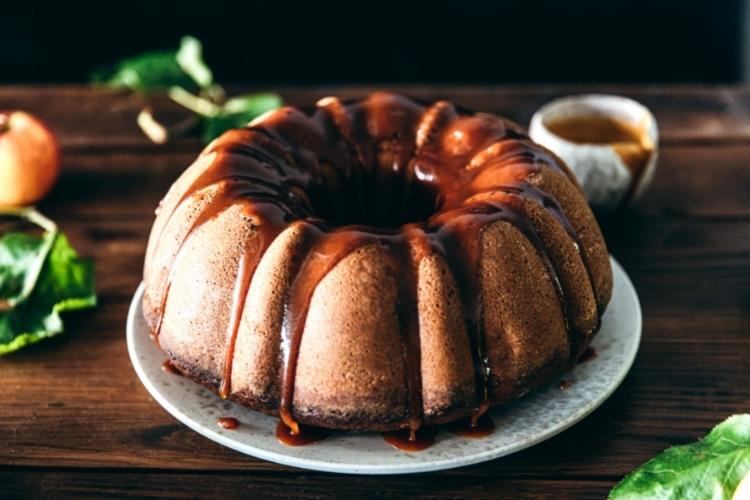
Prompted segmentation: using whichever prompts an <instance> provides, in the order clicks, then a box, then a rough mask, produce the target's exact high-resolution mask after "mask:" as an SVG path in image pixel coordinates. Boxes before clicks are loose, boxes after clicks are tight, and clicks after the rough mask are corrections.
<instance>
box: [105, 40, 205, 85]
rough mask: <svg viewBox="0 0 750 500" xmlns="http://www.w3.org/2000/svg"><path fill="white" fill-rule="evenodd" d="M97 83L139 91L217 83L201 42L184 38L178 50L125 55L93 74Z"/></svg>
mask: <svg viewBox="0 0 750 500" xmlns="http://www.w3.org/2000/svg"><path fill="white" fill-rule="evenodd" d="M92 80H93V81H94V83H98V84H102V85H104V86H107V87H112V88H127V89H130V90H134V91H136V92H157V91H164V90H167V89H169V88H170V87H175V86H177V87H183V88H187V89H191V90H194V89H198V88H200V89H203V88H209V87H211V86H212V85H213V74H212V73H211V70H210V69H209V68H208V66H207V65H206V63H205V62H204V61H203V49H202V46H201V43H200V42H199V41H198V40H197V39H196V38H194V37H192V36H185V37H183V38H182V41H181V43H180V48H179V49H178V50H176V51H175V50H164V51H154V52H146V53H144V54H140V55H137V56H135V57H130V58H127V59H124V60H122V61H120V62H119V63H117V64H116V65H115V66H113V67H111V68H104V69H100V70H98V71H96V72H94V74H93V75H92Z"/></svg>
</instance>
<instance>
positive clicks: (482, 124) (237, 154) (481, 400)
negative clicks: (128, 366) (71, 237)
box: [155, 93, 593, 448]
mask: <svg viewBox="0 0 750 500" xmlns="http://www.w3.org/2000/svg"><path fill="white" fill-rule="evenodd" d="M201 158H202V159H203V160H204V161H207V162H208V163H209V166H208V167H207V168H205V169H204V170H203V172H202V173H201V174H200V175H198V177H197V178H196V179H195V180H194V181H193V182H192V184H190V185H189V186H188V187H187V188H185V189H184V191H183V192H181V193H178V194H177V195H176V196H178V203H177V204H176V205H175V206H174V208H173V209H172V210H173V211H172V213H170V214H167V215H166V217H167V223H168V222H169V218H171V217H172V215H173V214H174V211H176V210H177V208H178V207H179V206H180V205H181V204H182V203H183V202H185V201H186V200H188V199H192V198H194V197H203V196H206V193H209V192H212V193H213V196H211V197H209V198H207V199H208V200H209V201H208V202H207V203H206V204H205V205H204V208H202V210H201V212H200V213H199V214H198V215H197V216H196V218H195V221H194V222H193V224H192V226H191V228H190V229H189V230H187V231H186V233H185V234H183V235H182V236H181V241H180V244H179V249H178V251H177V253H176V255H175V256H174V258H173V260H172V263H171V264H170V268H169V270H168V279H167V280H166V283H165V284H164V288H163V290H162V291H161V294H160V298H159V303H160V309H159V311H158V312H159V319H158V320H157V324H156V328H155V335H156V336H157V341H158V335H159V331H160V329H161V326H162V319H163V317H164V312H165V309H166V307H167V304H168V295H169V291H170V285H171V281H172V271H173V269H174V262H175V261H176V260H177V259H179V254H180V250H181V249H182V248H183V247H184V245H185V243H186V242H187V241H188V240H189V239H190V237H191V235H192V234H194V233H195V231H196V230H198V229H199V228H200V227H201V226H202V225H203V224H204V223H206V222H207V221H209V220H211V219H212V218H214V217H216V216H217V215H219V214H221V213H223V212H224V211H225V210H227V209H228V208H230V207H234V206H240V207H241V208H242V215H241V216H242V217H243V220H244V221H245V222H246V224H247V229H248V232H249V234H250V235H251V236H249V237H247V238H243V240H242V241H241V242H240V243H241V244H242V245H243V247H242V252H241V256H240V259H239V262H238V263H237V276H236V280H235V287H234V290H233V292H232V307H231V313H230V318H229V322H228V326H227V332H226V344H225V349H226V350H225V352H226V357H225V360H224V371H223V376H222V380H221V384H220V387H219V392H220V394H221V395H222V396H223V397H231V396H232V388H231V379H232V364H233V358H234V343H235V339H236V336H237V331H238V329H239V324H240V319H241V315H242V311H243V309H244V305H245V304H244V303H245V298H246V296H247V293H248V290H249V288H250V285H251V283H252V278H253V275H254V272H255V269H256V268H257V266H258V264H259V262H260V260H261V259H262V258H263V255H264V253H265V251H266V250H267V249H268V247H269V246H270V245H271V243H272V242H273V240H274V239H275V238H276V236H278V235H279V234H280V233H281V232H282V231H284V230H285V229H286V228H288V227H289V226H291V225H293V224H294V225H297V226H298V227H299V229H301V230H302V232H303V235H304V243H303V247H304V254H303V255H301V256H300V258H299V259H298V264H297V269H295V270H293V272H294V278H293V280H292V284H291V287H290V289H289V291H288V296H287V298H286V306H285V314H284V319H283V324H282V331H281V339H282V341H281V370H280V374H279V380H280V384H279V387H280V397H279V414H280V416H281V420H282V424H281V425H282V427H283V428H282V427H280V429H281V430H277V436H279V435H281V436H282V437H280V438H279V439H287V440H291V441H294V440H295V439H296V440H297V441H304V440H305V439H307V438H305V439H303V438H298V436H301V435H303V428H302V427H300V426H299V424H298V422H297V421H296V419H295V416H294V387H295V376H296V371H297V359H298V357H299V348H300V343H301V339H302V336H303V334H304V330H305V323H306V319H307V314H308V309H309V307H310V302H311V299H312V295H313V293H314V291H315V289H316V288H317V286H318V284H319V283H320V282H321V280H322V279H323V278H324V277H325V276H326V275H327V274H328V273H329V272H330V271H331V270H332V269H333V268H334V267H335V266H336V265H337V264H338V263H339V262H340V261H341V260H342V259H343V258H345V257H346V256H347V255H349V254H351V253H352V252H354V251H356V250H357V249H359V248H362V247H364V246H366V245H381V246H384V247H386V248H387V249H388V250H389V251H388V252H387V253H388V255H389V256H390V257H389V258H390V259H391V262H390V263H389V264H390V266H391V267H392V268H393V275H394V276H397V277H399V279H398V280H397V282H398V286H399V290H398V316H399V318H398V319H399V322H400V325H401V332H402V334H403V337H402V342H403V351H404V352H405V353H406V357H405V360H406V370H407V373H406V374H405V375H406V381H407V383H408V401H405V402H404V403H405V407H406V408H408V415H406V416H405V421H404V424H403V425H404V431H403V432H401V433H396V434H389V435H388V436H389V437H387V439H388V440H389V442H392V444H393V443H394V442H397V441H398V440H399V439H400V438H399V436H401V435H402V434H406V436H407V438H408V437H409V436H412V437H415V436H416V437H417V438H419V436H420V435H423V434H424V433H425V431H424V430H423V429H422V428H421V423H422V419H423V415H422V404H423V403H422V380H421V370H420V363H421V361H420V352H421V349H420V345H419V339H420V334H419V321H418V317H417V290H416V283H417V271H418V268H419V263H420V261H421V259H422V258H424V257H425V256H428V255H439V256H441V257H442V258H443V259H444V260H445V261H446V262H447V263H448V265H449V266H450V268H451V270H452V271H453V273H454V274H455V277H456V282H457V284H458V287H459V292H460V298H461V302H462V306H463V310H464V314H465V316H466V322H467V327H468V328H467V329H468V332H469V335H470V339H469V340H470V345H471V349H472V354H473V362H474V368H475V374H476V375H475V378H476V401H475V411H474V414H473V415H472V418H471V423H472V424H473V425H474V426H475V427H476V426H479V425H480V424H481V425H484V423H485V422H486V419H485V417H484V414H485V412H486V411H487V409H488V408H489V407H490V406H491V404H492V401H493V394H492V386H493V384H492V380H493V374H492V373H491V370H490V364H489V360H488V357H487V346H486V342H485V338H484V332H483V325H484V320H483V311H482V294H481V293H480V269H479V263H480V262H481V261H482V259H481V253H482V243H481V242H482V238H481V231H482V229H483V228H484V227H485V226H486V225H487V224H490V223H493V222H496V221H503V222H506V223H508V224H511V225H512V226H514V227H515V228H517V229H518V230H519V231H520V232H521V233H522V234H523V235H525V237H526V238H527V239H528V241H529V242H530V243H531V244H532V246H533V247H534V248H535V250H536V252H537V253H538V254H539V257H540V258H541V260H542V261H543V262H544V264H545V266H546V268H547V271H548V274H549V276H550V279H551V281H552V282H553V284H554V286H555V289H556V291H557V294H558V296H559V299H560V304H561V307H562V310H563V311H564V313H565V316H566V318H568V315H569V313H568V310H569V308H568V304H567V298H566V297H565V294H564V291H563V289H562V287H561V286H560V280H559V279H558V276H557V270H556V269H555V266H554V265H553V263H552V261H551V260H550V258H549V256H548V255H547V250H546V248H545V246H544V244H543V243H542V241H541V239H540V237H539V235H538V234H537V231H536V228H535V227H534V225H533V223H532V221H531V220H530V219H529V217H528V216H527V215H526V211H525V210H526V208H525V207H526V204H528V203H532V204H535V205H536V206H539V207H541V208H543V209H544V210H546V211H547V212H548V213H550V214H551V215H552V216H553V217H554V218H555V219H556V220H557V221H558V222H559V224H560V225H561V226H562V227H563V228H565V230H566V231H567V232H568V234H570V235H571V238H572V241H573V242H574V244H575V245H576V247H577V250H578V251H579V253H580V255H581V258H582V259H583V262H584V265H585V266H586V267H587V268H588V263H587V262H586V260H585V254H584V253H583V252H581V248H580V244H579V240H578V237H577V235H576V234H575V231H574V230H573V229H572V226H571V224H570V222H569V221H568V220H567V218H566V217H565V214H564V213H563V211H562V210H561V208H560V206H559V205H558V204H557V203H556V202H555V200H554V199H552V198H551V197H549V196H548V195H546V193H543V192H541V191H539V190H538V189H537V188H535V187H533V186H531V185H530V184H528V183H527V182H526V179H527V178H528V177H529V176H530V175H533V174H534V173H536V172H538V171H539V169H540V166H541V165H547V166H550V167H552V168H557V169H561V167H560V166H559V165H558V164H557V160H556V158H554V157H553V156H552V155H550V154H549V153H548V152H547V151H546V150H544V149H543V148H541V147H539V146H537V145H535V144H534V143H532V142H531V141H530V140H529V139H528V137H527V136H526V135H525V133H524V132H523V131H522V130H521V129H520V128H519V127H517V126H516V125H514V124H512V123H510V122H507V121H505V120H502V119H500V118H497V117H494V116H491V115H484V114H472V113H470V112H466V111H462V110H458V109H457V108H456V107H455V106H453V105H452V104H450V103H447V102H444V101H441V102H438V103H435V104H433V105H431V106H429V107H424V106H422V105H420V104H417V103H416V102H414V101H411V100H409V99H407V98H405V97H401V96H398V95H394V94H387V93H376V94H373V95H372V96H370V97H369V98H367V99H365V100H363V101H358V102H353V103H348V104H347V103H342V102H341V101H339V100H338V99H336V98H326V99H322V100H321V101H319V102H318V105H317V107H316V108H315V109H314V110H311V111H309V112H303V111H300V110H297V109H294V108H288V107H287V108H281V109H279V110H277V111H276V112H274V113H271V114H270V115H268V116H266V117H265V118H263V119H262V120H261V121H259V122H258V123H253V124H252V125H251V126H249V127H248V128H245V129H240V130H233V131H230V132H227V133H226V134H224V135H223V136H221V137H220V138H219V139H217V140H216V141H214V142H213V143H212V144H210V145H209V146H208V147H207V148H206V150H205V151H204V152H203V153H202V154H201ZM166 225H167V224H166V223H165V226H166ZM589 274H590V270H589ZM592 287H593V281H592ZM567 325H568V327H569V329H570V330H571V331H570V341H571V353H575V354H576V355H577V353H578V352H579V351H580V350H582V346H583V342H584V339H585V338H586V334H587V333H590V332H576V331H574V329H573V328H572V325H573V322H572V321H571V320H570V319H568V321H567ZM427 434H429V432H427ZM420 439H421V438H420ZM432 439H434V435H433V436H432ZM406 441H407V442H412V441H409V440H408V439H407V440H406ZM418 441H419V440H418ZM398 442H400V441H398ZM412 443H413V442H412ZM420 443H421V441H420ZM405 446H410V447H412V448H414V447H416V446H422V444H419V445H417V444H411V445H405Z"/></svg>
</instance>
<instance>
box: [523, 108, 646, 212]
mask: <svg viewBox="0 0 750 500" xmlns="http://www.w3.org/2000/svg"><path fill="white" fill-rule="evenodd" d="M569 118H609V119H613V120H617V121H620V122H624V123H625V124H627V125H629V126H631V127H632V128H633V129H637V130H640V131H641V133H642V134H644V136H645V137H644V140H645V141H647V142H648V143H649V145H650V148H651V153H650V156H649V158H648V160H647V161H646V163H645V165H644V166H643V167H642V168H641V169H640V172H639V173H638V175H635V176H634V175H633V173H632V172H631V169H630V168H628V166H627V165H626V164H625V162H624V161H623V159H622V158H621V156H620V155H619V154H618V153H617V152H616V150H615V148H614V147H613V146H612V145H611V144H593V143H592V144H582V143H579V142H572V141H570V140H567V139H565V138H563V137H561V136H560V135H558V134H556V133H554V132H553V131H552V130H550V127H549V125H550V123H554V122H555V121H557V120H565V119H569ZM529 133H530V135H531V138H532V139H533V140H534V141H535V142H538V143H539V144H541V145H543V146H545V147H546V148H548V149H550V150H551V151H553V152H554V153H556V154H557V155H558V156H560V157H561V158H562V159H563V160H564V161H565V162H566V163H567V164H568V166H569V167H570V168H571V170H573V173H574V174H575V176H576V177H577V178H578V182H579V183H580V184H581V187H582V188H583V191H584V192H585V194H586V198H587V199H588V201H589V203H590V204H591V205H592V206H593V207H595V208H597V209H601V210H610V211H611V210H615V209H617V208H620V207H622V206H624V205H629V204H632V203H634V202H635V201H637V200H638V199H639V198H640V197H641V196H642V195H643V193H644V192H645V191H646V189H647V188H648V186H649V185H650V184H651V181H652V180H653V177H654V172H655V171H656V160H657V157H658V153H659V131H658V128H657V125H656V119H655V118H654V115H653V114H652V113H651V111H649V110H648V108H646V107H645V106H643V105H642V104H640V103H638V102H636V101H634V100H632V99H629V98H627V97H622V96H616V95H606V94H584V95H576V96H568V97H562V98H559V99H555V100H554V101H551V102H549V103H547V104H545V105H544V106H542V107H541V108H540V109H539V110H538V111H537V112H536V113H535V114H534V116H533V117H532V118H531V124H530V126H529Z"/></svg>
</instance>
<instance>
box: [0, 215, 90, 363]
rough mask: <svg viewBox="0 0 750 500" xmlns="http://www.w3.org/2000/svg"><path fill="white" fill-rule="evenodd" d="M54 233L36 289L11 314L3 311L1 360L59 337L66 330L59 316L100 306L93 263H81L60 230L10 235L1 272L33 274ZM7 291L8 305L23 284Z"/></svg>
mask: <svg viewBox="0 0 750 500" xmlns="http://www.w3.org/2000/svg"><path fill="white" fill-rule="evenodd" d="M49 234H52V241H51V244H50V245H49V249H48V251H47V252H46V254H45V257H44V259H43V264H42V265H41V267H40V269H39V271H38V273H37V277H36V279H35V280H34V283H33V288H32V290H31V291H30V292H29V293H28V294H27V295H26V296H25V297H22V300H20V301H16V302H15V303H14V304H13V305H12V307H11V308H10V309H8V308H7V307H6V308H4V309H3V310H2V311H0V355H2V354H6V353H9V352H12V351H15V350H17V349H20V348H21V347H24V346H26V345H28V344H32V343H35V342H38V341H39V340H42V339H44V338H47V337H52V336H54V335H57V334H59V333H60V332H62V331H63V323H62V319H61V317H60V313H62V312H64V311H70V310H74V309H81V308H84V307H90V306H93V305H95V304H96V294H95V291H94V269H93V263H92V262H91V261H90V260H88V259H80V258H79V257H78V256H77V255H76V252H75V250H73V248H72V247H71V246H70V244H69V243H68V240H67V239H66V238H65V236H64V235H62V234H59V233H57V231H56V230H55V231H47V232H46V233H45V234H44V235H43V236H33V235H28V234H25V233H6V234H5V235H4V236H3V238H2V240H0V252H2V253H3V254H4V256H5V257H4V258H5V259H6V260H5V261H4V263H3V264H0V268H2V269H5V270H6V271H7V270H8V269H10V272H7V274H5V275H6V276H16V277H18V276H23V275H24V273H26V276H28V275H29V274H30V273H31V274H33V273H34V271H33V269H32V268H33V266H34V265H36V263H37V262H38V260H39V259H40V258H41V257H40V255H41V254H42V253H43V250H42V248H43V246H44V245H45V243H44V241H45V238H47V237H48V235H49ZM13 256H16V257H17V259H15V260H14V258H13ZM17 279H18V278H16V280H17ZM4 290H7V291H8V292H10V294H11V295H5V294H4V295H3V297H4V298H5V299H6V300H7V298H9V297H11V296H13V297H18V296H19V295H18V285H15V288H13V286H8V287H7V288H5V287H4ZM12 294H15V295H12Z"/></svg>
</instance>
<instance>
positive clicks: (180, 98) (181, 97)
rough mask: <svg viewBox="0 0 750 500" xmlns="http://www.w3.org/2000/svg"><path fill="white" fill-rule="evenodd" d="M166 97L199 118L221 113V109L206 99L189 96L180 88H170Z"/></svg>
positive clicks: (188, 93) (189, 94)
mask: <svg viewBox="0 0 750 500" xmlns="http://www.w3.org/2000/svg"><path fill="white" fill-rule="evenodd" d="M167 95H168V96H169V98H170V99H172V100H173V101H174V102H176V103H177V104H179V105H180V106H183V107H185V108H187V109H189V110H191V111H193V112H195V113H197V114H199V115H201V116H206V117H212V116H216V115H218V114H219V113H220V112H221V107H220V106H218V105H217V104H214V103H213V102H211V101H209V100H208V99H204V98H202V97H198V96H197V95H195V94H191V93H190V92H188V91H187V90H185V89H183V88H182V87H176V86H175V87H170V89H169V91H168V92H167Z"/></svg>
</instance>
